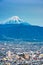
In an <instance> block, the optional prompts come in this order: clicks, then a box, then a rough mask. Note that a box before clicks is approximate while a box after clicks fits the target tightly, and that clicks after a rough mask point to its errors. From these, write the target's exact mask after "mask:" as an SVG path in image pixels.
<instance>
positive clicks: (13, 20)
mask: <svg viewBox="0 0 43 65" xmlns="http://www.w3.org/2000/svg"><path fill="white" fill-rule="evenodd" d="M3 24H29V23H28V22H25V21H23V19H21V18H19V17H18V16H12V17H11V18H9V19H7V20H5V21H4V23H3Z"/></svg>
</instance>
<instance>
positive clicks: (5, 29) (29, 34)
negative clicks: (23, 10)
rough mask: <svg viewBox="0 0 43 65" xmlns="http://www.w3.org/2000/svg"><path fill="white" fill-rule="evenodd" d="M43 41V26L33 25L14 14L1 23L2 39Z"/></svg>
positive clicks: (0, 37)
mask: <svg viewBox="0 0 43 65" xmlns="http://www.w3.org/2000/svg"><path fill="white" fill-rule="evenodd" d="M15 39H21V40H24V41H31V42H32V41H34V42H43V27H40V26H35V25H31V24H29V23H28V22H25V21H23V20H22V19H21V18H19V17H18V16H13V17H11V18H9V19H7V20H5V21H4V22H3V23H2V24H0V40H4V41H5V40H6V41H7V40H8V41H9V40H10V41H11V40H15Z"/></svg>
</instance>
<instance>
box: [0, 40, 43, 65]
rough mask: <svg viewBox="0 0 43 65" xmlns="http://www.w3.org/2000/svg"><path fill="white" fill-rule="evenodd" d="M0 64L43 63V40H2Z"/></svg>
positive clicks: (23, 64) (38, 64)
mask: <svg viewBox="0 0 43 65" xmlns="http://www.w3.org/2000/svg"><path fill="white" fill-rule="evenodd" d="M0 65H43V42H24V41H22V42H21V41H19V42H18V41H17V40H16V41H13V42H12V41H3V42H1V41H0Z"/></svg>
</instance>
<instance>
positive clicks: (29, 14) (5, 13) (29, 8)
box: [0, 0, 43, 26]
mask: <svg viewBox="0 0 43 65" xmlns="http://www.w3.org/2000/svg"><path fill="white" fill-rule="evenodd" d="M12 16H19V17H20V18H23V20H25V21H28V22H29V23H30V24H32V25H39V26H43V0H0V22H2V21H4V20H6V19H7V18H10V17H12Z"/></svg>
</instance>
